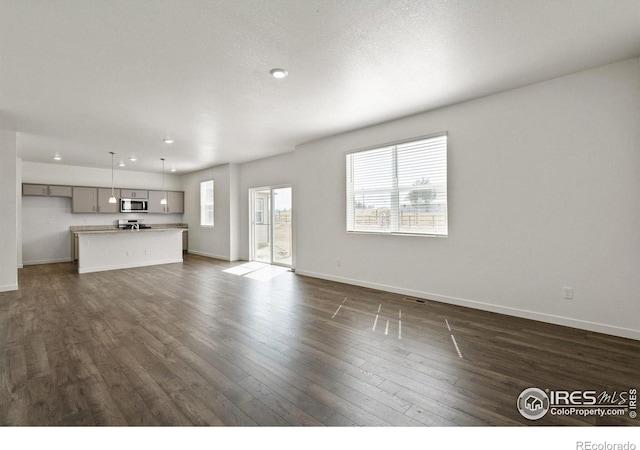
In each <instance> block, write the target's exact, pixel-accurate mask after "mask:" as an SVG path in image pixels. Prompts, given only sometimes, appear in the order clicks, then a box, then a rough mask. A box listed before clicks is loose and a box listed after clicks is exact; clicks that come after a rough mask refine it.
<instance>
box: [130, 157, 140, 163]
mask: <svg viewBox="0 0 640 450" xmlns="http://www.w3.org/2000/svg"><path fill="white" fill-rule="evenodd" d="M137 160H138V158H136V157H135V156H132V157H131V158H129V161H131V162H136V161H137Z"/></svg>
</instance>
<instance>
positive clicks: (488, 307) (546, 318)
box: [296, 269, 640, 341]
mask: <svg viewBox="0 0 640 450" xmlns="http://www.w3.org/2000/svg"><path fill="white" fill-rule="evenodd" d="M296 274H297V275H303V276H307V277H311V278H320V279H322V280H329V281H335V282H338V283H345V284H351V285H354V286H361V287H366V288H371V289H377V290H379V291H385V292H392V293H394V294H400V295H406V296H409V297H416V298H423V299H426V300H433V301H437V302H441V303H448V304H451V305H456V306H464V307H467V308H473V309H479V310H482V311H489V312H494V313H499V314H505V315H508V316H514V317H521V318H523V319H531V320H537V321H540V322H546V323H552V324H555V325H563V326H566V327H571V328H578V329H580V330H587V331H594V332H596V333H604V334H610V335H612V336H619V337H623V338H627V339H634V340H637V341H640V330H632V329H630V328H621V327H615V326H612V325H606V324H602V323H596V322H589V321H585V320H578V319H572V318H570V317H562V316H554V315H551V314H545V313H540V312H536V311H528V310H525V309H518V308H511V307H509V306H500V305H493V304H491V303H485V302H479V301H476V300H468V299H463V298H456V297H449V296H446V295H438V294H432V293H429V292H421V291H414V290H411V289H404V288H400V287H397V286H389V285H386V284H379V283H370V282H368V281H361V280H354V279H351V278H343V277H337V276H333V275H327V274H323V273H317V272H310V271H306V270H300V269H296Z"/></svg>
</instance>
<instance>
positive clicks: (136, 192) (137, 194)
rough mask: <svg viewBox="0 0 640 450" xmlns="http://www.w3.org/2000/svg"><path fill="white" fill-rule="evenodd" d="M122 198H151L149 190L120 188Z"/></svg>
mask: <svg viewBox="0 0 640 450" xmlns="http://www.w3.org/2000/svg"><path fill="white" fill-rule="evenodd" d="M120 194H121V195H122V198H137V199H142V200H145V199H147V198H149V191H143V190H140V189H120Z"/></svg>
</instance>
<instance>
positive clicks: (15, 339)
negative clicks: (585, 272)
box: [0, 255, 640, 426]
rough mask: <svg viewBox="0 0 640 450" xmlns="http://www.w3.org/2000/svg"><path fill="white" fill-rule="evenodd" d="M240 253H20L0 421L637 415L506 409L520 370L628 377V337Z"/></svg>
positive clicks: (405, 421)
mask: <svg viewBox="0 0 640 450" xmlns="http://www.w3.org/2000/svg"><path fill="white" fill-rule="evenodd" d="M239 264H241V263H229V262H224V261H218V260H213V259H207V258H203V257H198V256H194V255H187V256H186V257H185V261H184V263H182V264H169V265H164V266H155V267H146V268H137V269H130V270H118V271H111V272H102V273H94V274H84V275H78V274H77V273H76V270H77V267H76V266H74V265H73V264H71V263H63V264H50V265H42V266H28V267H25V268H24V269H22V270H21V271H20V280H19V281H20V290H19V291H17V292H5V293H0V425H243V426H248V425H270V426H274V425H285V426H286V425H296V426H297V425H312V426H319V425H330V426H338V425H346V426H362V425H366V426H449V425H461V426H482V425H585V424H586V425H588V424H591V425H593V424H605V425H617V424H627V425H637V424H638V421H640V419H635V420H633V419H630V418H629V417H628V415H627V416H625V417H613V418H611V417H609V418H595V417H588V418H581V417H577V416H568V417H557V416H551V415H549V414H547V416H545V417H544V418H542V419H540V420H538V421H535V422H533V421H529V420H527V419H525V418H523V417H522V416H521V415H520V414H519V413H518V411H517V410H516V400H517V397H518V395H519V394H520V392H521V391H522V390H523V389H525V388H528V387H539V388H541V389H552V390H555V389H567V390H578V389H589V390H598V391H600V390H608V391H610V392H611V391H618V392H620V391H623V390H627V389H629V388H630V387H633V386H634V385H635V387H636V388H637V387H640V386H637V384H638V380H639V378H640V377H639V373H640V359H639V355H640V342H638V341H633V340H627V339H622V338H616V337H611V336H607V335H602V334H597V333H591V332H586V331H580V330H575V329H571V328H565V327H560V326H555V325H549V324H544V323H539V322H535V321H529V320H524V319H517V318H513V317H507V316H502V315H499V314H491V313H486V312H481V311H476V310H471V309H466V308H461V307H456V306H451V305H445V304H441V303H436V302H430V301H426V302H424V303H418V302H416V301H414V299H407V298H403V297H402V296H400V295H395V294H390V293H385V292H379V291H374V290H371V289H364V288H359V287H354V286H349V285H344V284H339V283H333V282H328V281H322V280H317V279H312V278H307V277H302V276H298V275H295V274H293V273H291V272H287V273H284V274H282V275H280V276H278V277H277V278H274V279H273V280H270V281H258V280H253V279H249V278H246V277H241V276H238V275H233V274H230V273H225V272H223V270H224V269H226V268H230V267H234V266H237V265H239ZM376 316H377V320H376ZM374 323H375V330H374ZM449 328H451V331H450V330H449ZM452 335H453V336H454V338H455V343H456V344H457V345H458V349H459V351H460V355H462V357H460V355H459V354H458V350H457V349H456V346H455V345H454V339H453V338H452V337H451V336H452Z"/></svg>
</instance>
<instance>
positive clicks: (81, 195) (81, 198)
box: [22, 183, 184, 214]
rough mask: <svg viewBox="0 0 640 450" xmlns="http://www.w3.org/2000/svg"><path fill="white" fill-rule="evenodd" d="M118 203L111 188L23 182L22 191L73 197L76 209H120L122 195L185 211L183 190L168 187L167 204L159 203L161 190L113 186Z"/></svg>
mask: <svg viewBox="0 0 640 450" xmlns="http://www.w3.org/2000/svg"><path fill="white" fill-rule="evenodd" d="M113 193H114V195H115V197H116V200H117V201H116V203H109V197H111V188H98V187H85V186H82V187H79V186H58V185H48V184H26V183H25V184H23V185H22V195H24V196H38V197H70V198H71V212H74V213H109V214H119V213H120V199H122V198H135V199H139V200H140V199H141V200H148V201H149V205H148V211H147V212H150V213H159V214H183V213H184V192H177V191H166V195H167V204H166V205H162V204H160V200H162V191H145V190H143V189H114V190H113Z"/></svg>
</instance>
